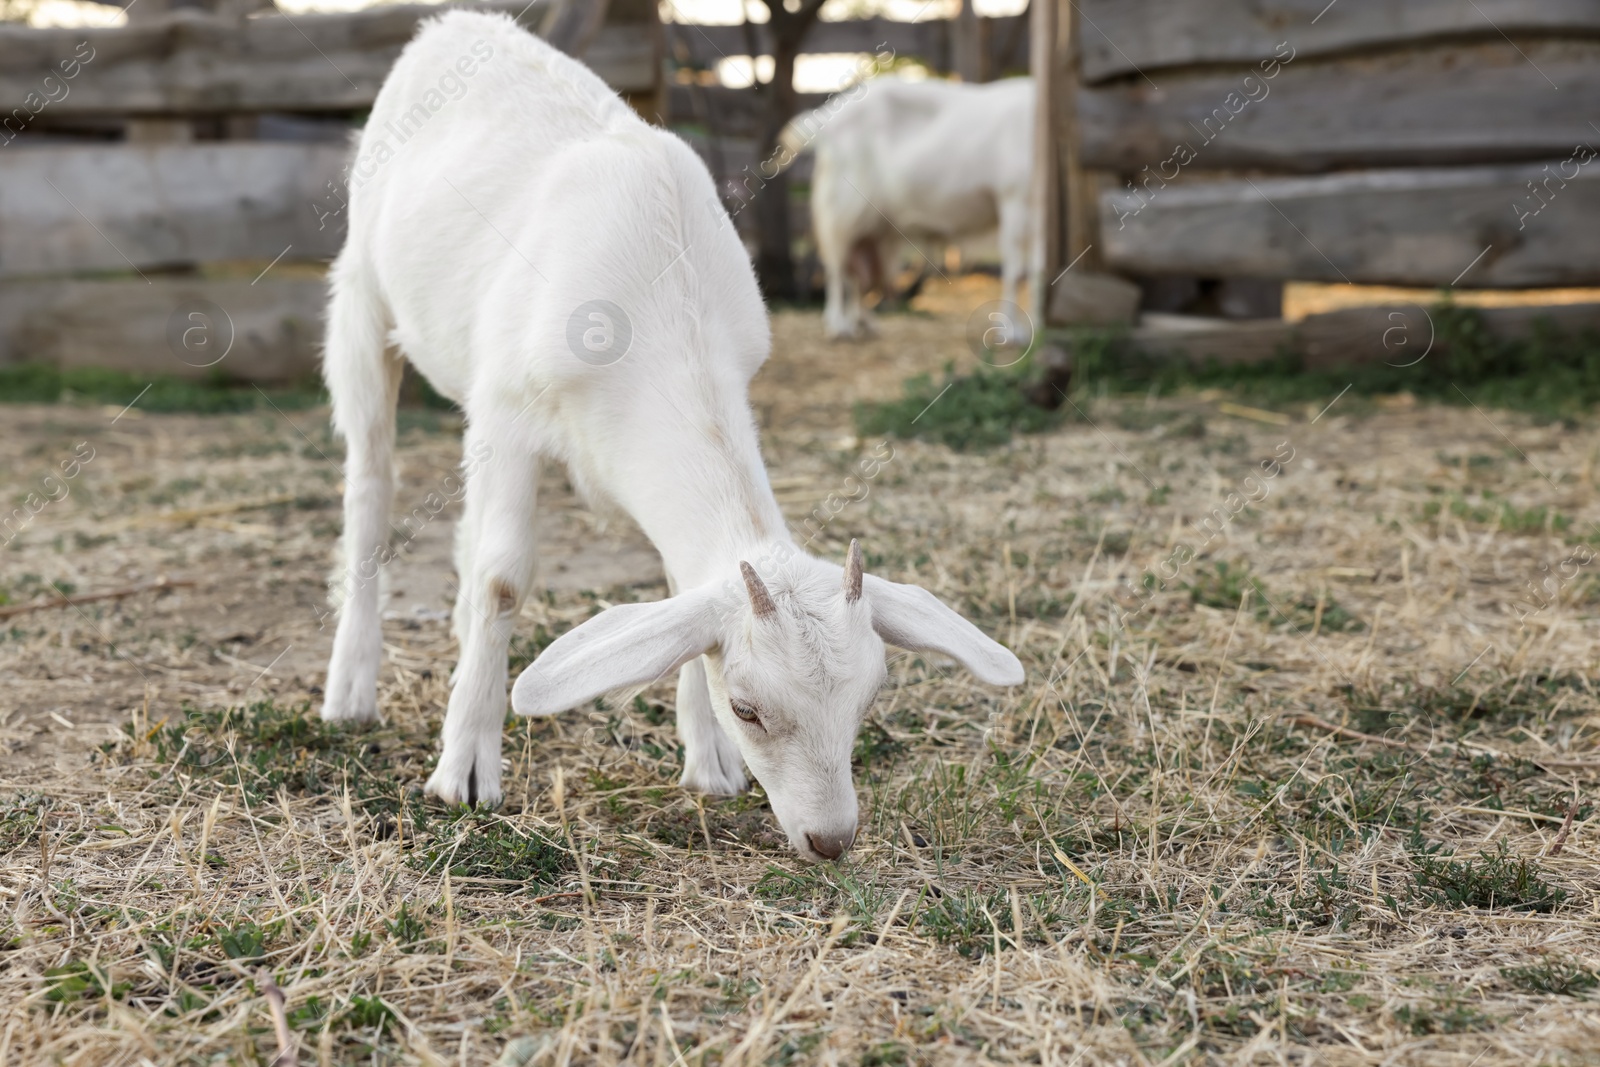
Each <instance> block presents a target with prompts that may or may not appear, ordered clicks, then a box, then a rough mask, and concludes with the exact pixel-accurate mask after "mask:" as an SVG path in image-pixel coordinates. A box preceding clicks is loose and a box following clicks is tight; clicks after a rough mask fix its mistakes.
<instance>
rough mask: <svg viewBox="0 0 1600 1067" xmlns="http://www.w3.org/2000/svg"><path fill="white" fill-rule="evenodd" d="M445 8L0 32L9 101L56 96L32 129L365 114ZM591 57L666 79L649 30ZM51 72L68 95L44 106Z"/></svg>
mask: <svg viewBox="0 0 1600 1067" xmlns="http://www.w3.org/2000/svg"><path fill="white" fill-rule="evenodd" d="M456 6H462V7H470V8H472V9H475V10H486V11H503V12H507V13H510V14H516V13H517V12H519V11H525V12H526V13H525V14H524V15H523V22H524V24H527V25H537V23H538V20H539V19H540V18H541V17H542V15H543V13H544V5H543V4H540V3H535V4H534V5H533V6H532V7H528V5H527V4H526V3H525V2H517V0H483V2H478V3H471V4H461V5H456ZM441 9H442V7H440V6H434V5H423V4H411V5H395V6H387V7H384V6H380V7H371V8H366V9H364V10H360V11H353V12H349V13H341V14H306V15H281V14H280V15H270V16H265V17H262V18H251V19H245V20H242V21H241V20H238V19H233V18H228V17H225V16H221V15H211V14H203V13H195V12H190V11H180V12H175V13H173V14H171V15H167V16H164V17H162V18H159V19H155V20H152V21H150V22H145V23H137V24H134V25H130V26H125V27H120V28H115V29H81V28H71V29H69V28H52V29H32V28H27V27H19V26H0V101H4V102H5V103H6V105H7V106H8V107H11V108H13V109H15V108H17V107H18V106H24V108H25V110H24V112H23V114H24V116H25V115H26V110H27V102H28V101H29V100H32V101H35V102H38V101H44V102H43V103H40V104H38V105H37V106H36V107H35V108H33V109H34V110H37V116H36V117H35V118H33V119H32V121H31V123H29V124H32V125H42V126H47V125H48V124H49V122H50V121H51V120H52V119H56V118H70V117H73V116H82V115H91V114H93V115H106V114H113V115H147V116H157V115H170V114H184V115H201V114H216V113H222V112H239V111H352V110H360V109H363V108H368V107H371V106H372V102H373V99H374V98H375V97H376V95H377V92H378V87H379V86H380V85H381V84H382V83H383V79H384V77H385V76H386V75H387V74H388V73H389V68H390V66H392V65H393V63H394V60H395V58H396V57H397V56H399V54H400V50H401V49H402V48H403V47H405V45H406V43H407V42H408V41H410V40H411V38H412V36H413V35H414V34H415V33H416V29H417V24H418V23H419V22H420V21H421V20H422V19H424V18H429V17H432V16H434V15H437V14H438V13H439V11H440V10H441ZM74 62H75V63H76V67H75V68H73V69H75V70H76V76H75V77H73V78H70V79H64V78H63V77H62V75H63V68H62V67H61V64H62V63H74ZM584 62H586V63H588V64H589V66H590V67H591V68H593V69H594V71H595V72H596V73H597V74H599V75H600V76H601V77H602V78H604V79H605V80H606V82H607V84H609V85H610V86H611V87H612V88H614V89H617V90H618V91H619V92H650V91H653V90H654V89H655V88H656V86H657V84H658V82H659V80H660V63H659V61H658V54H657V44H656V41H655V40H654V39H653V37H652V32H651V31H650V30H649V28H648V27H647V26H645V25H642V24H641V25H631V24H629V25H616V24H611V25H607V26H605V27H603V28H602V29H601V30H600V31H599V33H598V34H596V35H595V37H594V40H593V41H592V42H591V43H590V45H589V47H588V49H587V51H586V53H585V55H584ZM47 76H49V77H52V78H53V79H54V81H53V82H52V84H53V85H55V86H57V88H55V89H54V90H52V91H51V92H52V95H58V96H59V98H58V99H53V100H47V101H46V100H44V95H43V94H44V93H45V91H46V89H48V87H46V86H44V79H45V78H46V77H47ZM61 87H64V88H65V90H66V92H65V94H64V95H60V91H61ZM5 117H12V118H13V120H15V118H16V117H18V116H17V112H16V111H15V110H13V111H11V112H9V113H6V114H5V115H0V118H5ZM12 128H13V130H14V129H15V121H13V124H12ZM3 139H5V137H4V135H3V134H0V140H3Z"/></svg>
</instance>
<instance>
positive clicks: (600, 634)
mask: <svg viewBox="0 0 1600 1067" xmlns="http://www.w3.org/2000/svg"><path fill="white" fill-rule="evenodd" d="M469 68H470V69H471V71H472V73H471V74H470V75H468V73H467V71H468V69H469ZM451 71H459V72H460V74H461V77H455V76H454V75H452V78H451V81H452V85H454V84H457V83H459V84H463V85H465V86H466V89H465V90H463V92H462V94H461V98H460V99H456V100H452V99H451V95H452V93H451V92H450V91H449V89H450V87H448V86H447V87H446V91H445V92H443V93H441V92H439V91H438V90H439V87H440V86H441V85H442V80H441V75H442V74H446V73H449V72H451ZM435 104H437V106H434V105H435ZM419 105H420V108H421V110H420V111H419ZM424 112H426V114H424ZM430 116H431V117H430ZM401 132H405V134H406V138H405V140H404V143H402V144H400V145H399V147H398V148H397V149H395V148H393V147H392V146H387V142H390V141H395V140H398V139H399V138H400V134H401ZM381 146H385V147H384V150H383V151H380V147H381ZM380 156H381V157H382V160H381V161H380V162H377V163H376V164H373V163H372V161H373V160H377V159H378V158H379V157H380ZM357 160H358V162H357V164H356V167H355V169H354V171H353V175H354V178H355V179H358V181H353V182H352V190H351V197H350V230H349V237H348V238H347V240H346V242H345V246H344V249H343V251H342V252H341V253H340V254H339V258H338V260H337V261H336V262H335V263H334V266H333V272H332V274H333V295H332V303H331V306H330V309H329V317H328V339H327V353H326V357H325V365H324V373H325V376H326V378H327V382H328V387H329V390H330V391H331V392H332V394H333V408H334V420H335V423H336V424H337V426H338V429H339V431H340V432H341V433H342V434H343V435H344V437H345V440H346V443H347V454H346V474H345V525H344V546H343V547H344V559H345V575H344V596H343V601H342V605H341V608H340V615H339V624H338V631H337V633H336V635H335V637H334V642H333V654H332V658H331V659H330V661H329V664H328V679H327V686H326V694H325V700H324V703H323V707H322V717H323V718H324V719H330V720H368V719H373V718H376V717H377V714H378V708H377V680H378V667H379V661H380V659H381V658H382V634H381V629H380V623H379V614H378V586H377V583H376V581H374V580H373V578H374V573H375V571H376V563H377V562H381V561H382V559H383V558H384V555H385V547H384V546H385V542H386V539H387V536H388V515H389V508H390V503H391V498H392V496H393V492H394V470H393V465H392V464H393V451H394V432H395V430H394V427H395V401H396V390H397V388H398V386H399V382H400V373H401V366H402V364H401V358H400V356H403V357H404V358H405V359H408V360H410V361H411V363H412V364H413V365H414V366H415V367H416V368H417V369H418V371H420V372H421V373H422V374H423V375H424V376H425V377H426V378H427V380H428V381H429V382H430V383H432V385H433V387H434V388H435V389H437V390H438V391H439V392H440V393H442V394H444V395H445V396H447V397H450V398H451V399H453V400H455V401H457V402H458V403H460V404H461V405H462V407H463V408H464V409H465V411H466V416H467V417H466V434H465V441H464V442H463V445H464V453H465V454H466V455H468V456H471V457H472V460H471V462H470V463H468V464H467V465H466V466H465V474H466V483H467V484H466V494H465V496H466V498H465V514H464V517H463V520H462V522H461V524H460V527H459V529H458V531H457V553H456V558H457V571H458V574H459V579H460V583H461V584H460V587H459V595H458V598H457V601H456V612H455V628H456V636H457V638H458V639H459V641H460V646H461V647H460V660H459V663H458V666H457V669H456V674H455V677H454V681H453V688H452V690H451V693H450V703H449V709H448V712H447V714H446V716H445V723H444V738H443V740H444V750H443V753H442V755H441V756H440V759H439V764H438V768H437V770H435V772H434V774H433V776H432V777H431V778H430V779H429V780H428V784H427V789H428V791H429V792H430V793H432V794H434V795H435V796H438V797H441V798H443V799H444V800H447V801H452V802H466V803H486V804H493V803H495V802H497V801H498V800H499V799H500V796H501V792H500V773H501V767H500V741H501V727H502V724H503V720H504V717H505V704H506V682H507V667H506V651H507V643H508V641H509V639H510V637H511V631H512V626H513V623H514V622H515V620H516V617H517V614H518V610H519V608H520V607H521V605H522V601H523V597H524V596H525V595H526V594H527V592H528V589H529V586H530V585H531V583H532V581H533V575H534V541H533V529H534V489H535V485H536V484H537V481H538V470H539V464H540V462H541V459H542V458H544V457H550V458H553V459H559V460H562V461H564V462H565V463H566V464H567V466H568V468H569V469H570V471H571V473H572V475H573V478H574V481H575V482H576V484H578V485H579V487H580V488H581V489H582V490H583V491H584V492H586V493H587V494H590V495H591V496H595V497H601V498H606V499H609V500H610V501H612V502H614V503H615V504H617V505H619V506H620V507H621V508H623V509H624V510H625V511H627V513H628V514H630V515H632V516H633V518H634V519H635V520H637V521H638V523H639V525H640V526H641V527H642V528H643V530H644V532H645V533H646V534H647V535H648V536H649V538H650V540H651V541H652V542H653V543H654V544H655V547H656V548H657V549H658V550H659V551H660V553H661V556H662V560H663V561H664V563H665V566H666V571H667V575H668V581H669V584H670V587H671V592H672V595H671V596H669V597H668V599H666V600H662V601H658V602H655V603H646V604H623V605H619V606H617V607H613V608H610V609H608V610H606V611H603V612H601V613H600V614H599V615H597V616H596V617H595V618H593V619H590V620H588V621H587V622H585V623H583V624H581V625H579V626H577V627H576V628H574V629H573V630H572V631H570V632H569V633H566V634H564V635H562V637H561V638H560V639H558V640H557V641H555V642H554V643H553V644H551V645H550V647H549V648H547V649H545V651H544V653H543V654H542V655H541V656H540V657H539V658H538V660H537V661H536V662H535V663H534V664H533V665H532V666H530V667H529V668H528V669H527V670H526V671H525V672H524V673H523V674H522V675H521V677H519V678H518V679H517V682H516V685H515V687H514V688H513V690H512V694H511V703H512V707H513V708H514V709H515V710H516V712H517V713H518V714H523V715H548V714H553V713H555V712H559V711H562V710H564V709H567V708H572V707H576V706H578V705H582V704H585V703H587V702H589V701H591V700H593V699H594V698H595V697H598V696H600V695H601V694H602V693H605V692H607V691H608V690H613V689H620V688H624V687H629V686H639V685H644V684H647V683H649V682H652V681H655V680H656V679H658V678H662V677H664V676H666V675H668V674H669V673H670V672H673V671H677V672H678V700H677V704H678V730H679V734H680V737H681V739H682V741H683V745H684V773H683V784H684V785H685V786H687V787H689V788H692V789H698V790H703V791H706V792H710V793H736V792H739V791H742V790H743V789H744V788H745V787H746V780H745V775H744V771H743V769H742V767H741V765H740V761H741V757H742V759H743V762H744V764H745V765H747V766H748V767H749V768H750V769H751V770H752V771H753V772H754V773H755V775H756V776H757V777H758V778H759V780H760V781H761V784H762V785H763V786H764V787H765V788H766V791H767V795H768V797H769V798H770V799H771V802H772V808H773V811H774V812H775V813H776V815H777V817H778V821H779V822H780V823H781V824H782V826H783V828H784V830H785V832H786V833H787V834H788V836H789V840H790V841H791V842H792V843H793V845H794V847H795V849H796V850H797V851H799V852H800V854H801V855H803V856H805V857H807V858H810V859H813V860H821V859H824V858H828V859H831V858H836V857H838V856H839V855H841V854H842V853H843V851H844V850H845V849H846V848H848V847H849V846H850V844H851V842H852V840H853V839H854V837H855V833H856V797H855V791H854V788H853V786H852V783H851V776H850V757H851V750H852V747H853V744H854V739H855V734H856V731H857V729H858V728H859V726H860V723H861V720H862V716H863V715H864V714H865V712H866V709H867V707H868V705H869V704H870V703H871V702H872V699H873V696H874V694H875V693H876V692H877V690H878V689H879V687H880V686H881V685H882V684H883V681H884V677H885V672H884V649H883V642H884V641H889V642H892V643H893V644H896V645H899V646H901V647H902V648H909V649H921V650H928V651H933V652H939V653H943V654H945V655H949V656H952V657H954V658H955V659H956V660H958V661H960V662H961V663H963V664H965V665H966V666H967V667H968V668H970V669H971V670H972V671H973V672H974V673H975V674H976V675H977V676H978V677H979V678H982V679H983V680H985V681H987V682H990V683H992V684H995V685H1015V684H1018V683H1020V682H1021V681H1022V680H1023V672H1022V666H1021V664H1020V663H1018V662H1017V659H1016V657H1015V656H1013V655H1012V654H1011V653H1010V652H1009V651H1007V650H1006V649H1005V648H1003V647H1002V646H1000V645H999V644H996V643H995V642H994V641H992V640H990V639H989V638H987V637H985V636H984V635H983V634H982V633H981V632H980V631H979V630H978V629H977V628H976V627H975V626H973V625H972V624H971V623H969V622H967V621H965V620H964V619H962V618H961V617H960V616H958V615H957V614H956V613H955V612H954V611H951V610H950V609H949V608H948V607H946V606H945V605H944V604H942V603H940V602H939V600H938V599H937V598H935V597H934V596H933V595H932V594H930V593H928V592H926V591H925V590H922V589H919V588H917V587H915V586H907V585H898V584H895V583H893V582H888V581H884V580H882V579H879V578H876V577H872V576H863V575H862V573H861V565H862V561H861V553H860V550H859V548H857V547H856V546H854V545H852V546H851V550H850V552H849V554H848V558H847V562H846V564H845V565H844V566H842V567H841V566H840V565H839V564H836V563H830V562H825V561H823V560H819V559H815V558H813V557H811V556H809V555H807V554H805V553H804V552H802V551H801V550H800V549H798V548H796V547H795V545H794V543H793V541H792V539H791V537H790V535H789V533H788V531H787V529H786V527H785V524H784V519H783V515H782V513H781V512H780V511H779V509H778V505H777V502H776V501H775V500H774V499H773V496H772V490H771V487H770V486H769V485H768V482H767V475H766V469H765V467H764V466H763V465H762V461H761V453H760V449H759V443H758V440H757V435H756V427H755V423H754V420H753V418H752V415H751V411H750V406H749V399H748V387H749V382H750V378H751V376H752V375H754V374H755V372H756V370H757V369H758V368H759V367H760V366H761V364H762V362H763V361H764V360H765V359H766V358H767V352H768V348H769V345H770V337H769V332H768V324H767V316H766V309H765V308H764V307H763V306H762V303H761V298H760V295H759V293H758V292H757V289H756V285H755V280H754V276H753V274H752V272H751V269H750V264H749V261H748V259H747V257H746V255H745V252H744V249H743V247H742V246H741V245H740V243H739V240H738V238H737V236H736V235H735V233H734V230H733V227H732V226H731V224H730V222H729V219H728V217H727V215H726V213H725V212H723V210H722V209H721V208H720V206H718V203H717V200H716V196H715V190H714V188H713V185H712V181H711V177H710V175H709V174H708V173H707V171H706V168H705V166H704V165H703V164H702V163H701V162H700V160H699V159H698V158H697V157H696V156H695V155H694V153H693V152H691V151H690V150H689V149H688V148H687V147H686V146H685V145H684V144H683V142H682V141H680V140H678V138H676V137H674V136H673V135H671V134H670V133H667V132H665V131H662V130H659V129H655V128H652V127H651V126H649V125H647V124H646V123H644V122H643V121H642V120H641V119H639V117H638V116H637V115H635V114H634V113H633V111H631V110H630V109H629V108H628V107H627V105H625V104H624V103H623V102H622V101H621V100H619V99H618V98H617V96H616V95H615V94H613V93H612V92H611V91H610V90H609V89H607V88H606V86H605V85H604V83H602V82H601V81H600V79H598V78H597V77H595V76H594V75H593V74H592V73H590V72H589V70H588V69H587V68H585V67H584V66H582V65H581V64H579V63H577V62H575V61H573V60H571V59H569V58H568V57H566V56H564V55H562V54H561V53H559V52H557V51H556V50H554V49H552V48H551V47H549V46H548V45H546V44H544V43H543V42H541V41H540V40H538V39H537V38H535V37H533V36H531V35H529V34H526V33H524V32H523V31H522V30H520V29H518V28H517V26H516V24H515V23H513V22H512V21H511V20H510V19H508V18H506V17H504V16H500V15H488V14H477V13H467V12H463V11H451V12H449V13H447V14H445V15H442V16H440V17H439V18H437V19H434V20H431V21H429V22H428V23H426V24H425V26H424V27H423V29H422V30H421V32H420V33H419V34H418V35H417V37H416V39H415V40H414V41H412V42H411V44H410V45H408V46H407V48H406V50H405V52H404V53H403V54H402V55H401V57H400V59H399V61H398V62H397V63H396V64H395V67H394V70H393V71H392V72H391V73H390V75H389V78H388V81H387V82H385V83H384V86H383V90H382V91H381V92H380V93H379V94H378V99H377V102H376V104H375V105H374V107H373V110H372V116H371V119H370V120H369V121H368V124H367V126H366V129H365V131H364V132H363V134H362V137H361V143H360V151H359V152H358V154H357ZM362 161H366V162H365V163H363V162H362ZM390 343H392V344H393V345H394V346H395V348H397V349H398V350H399V353H400V356H397V355H394V354H392V353H391V352H390V351H389V350H388V349H387V346H388V345H389V344H390ZM358 561H375V562H374V564H373V565H371V566H368V565H365V564H364V563H362V562H358Z"/></svg>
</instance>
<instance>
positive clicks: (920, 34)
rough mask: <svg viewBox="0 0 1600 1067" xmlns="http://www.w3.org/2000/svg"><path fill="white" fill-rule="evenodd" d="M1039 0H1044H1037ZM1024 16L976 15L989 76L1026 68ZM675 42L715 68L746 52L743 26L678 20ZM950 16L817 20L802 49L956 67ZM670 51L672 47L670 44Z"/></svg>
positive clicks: (764, 50) (765, 49)
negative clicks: (902, 19)
mask: <svg viewBox="0 0 1600 1067" xmlns="http://www.w3.org/2000/svg"><path fill="white" fill-rule="evenodd" d="M1040 2H1043V0H1040ZM1028 19H1029V16H1027V15H1003V16H1000V17H998V18H979V19H978V20H977V21H978V23H979V27H978V37H979V39H980V40H981V41H983V42H984V53H983V54H984V57H985V64H986V66H987V70H988V72H989V74H990V76H1000V75H1003V74H1005V73H1007V72H1015V71H1022V70H1026V69H1027V68H1028V51H1029V41H1028V37H1029V32H1028ZM666 27H667V32H668V33H669V34H671V35H672V37H673V40H674V42H678V41H681V42H682V44H683V47H684V49H685V50H686V51H687V57H688V58H687V62H688V63H689V64H690V65H695V66H700V67H714V66H715V65H716V64H717V62H718V61H719V60H721V59H724V58H726V57H727V56H742V55H747V54H749V51H750V47H749V45H748V43H747V42H746V40H745V36H744V27H743V26H742V25H732V26H700V25H692V24H688V23H682V22H669V23H667V24H666ZM754 29H755V33H756V47H757V48H758V50H759V52H758V54H760V55H768V54H770V53H771V51H772V42H771V39H770V37H769V36H768V34H767V30H766V26H765V25H758V26H755V27H754ZM953 38H954V32H953V20H950V19H924V20H922V21H920V22H898V21H895V20H893V19H886V18H867V19H844V20H841V21H838V22H818V23H817V24H816V25H814V26H812V27H811V29H810V30H809V31H808V32H807V33H806V38H805V41H804V43H803V44H802V47H801V53H802V54H822V53H836V52H880V51H885V50H887V51H890V52H893V53H894V55H895V56H897V57H904V58H912V59H920V60H922V61H923V62H925V63H927V64H928V65H929V66H931V67H933V68H934V69H935V70H940V71H952V70H954V69H955V57H954V51H953V50H954V40H953ZM673 52H674V54H677V53H676V48H674V49H673Z"/></svg>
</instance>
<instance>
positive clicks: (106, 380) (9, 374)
mask: <svg viewBox="0 0 1600 1067" xmlns="http://www.w3.org/2000/svg"><path fill="white" fill-rule="evenodd" d="M146 386H149V388H148V389H146V388H145V387H146ZM141 393H142V395H141ZM135 398H137V400H138V406H139V409H140V410H141V411H152V412H170V411H187V412H195V413H198V414H206V415H210V414H219V413H225V412H234V411H254V410H256V409H257V408H270V407H271V406H272V405H276V406H278V407H280V408H282V409H284V410H285V411H288V410H291V409H295V408H308V407H314V406H316V405H317V404H321V403H324V402H326V400H327V395H326V394H325V393H324V392H323V391H322V388H321V386H320V384H317V383H314V382H305V383H297V384H295V385H291V386H287V387H285V386H273V387H272V388H265V389H257V388H256V387H255V386H253V385H249V384H247V383H243V382H238V381H234V380H231V379H229V378H226V377H223V376H221V375H214V376H212V377H209V378H174V377H170V376H162V375H157V376H155V377H153V378H152V377H150V376H149V375H142V374H141V375H136V374H129V373H127V372H126V371H117V370H104V369H101V368H97V367H70V368H67V369H64V370H63V369H60V368H57V367H50V366H45V365H43V364H39V363H23V364H19V365H17V366H14V367H0V400H4V401H8V402H10V403H14V404H52V403H58V402H60V403H90V404H116V405H118V406H119V407H120V406H122V405H124V404H131V403H133V402H134V400H135ZM269 401H270V403H269Z"/></svg>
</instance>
